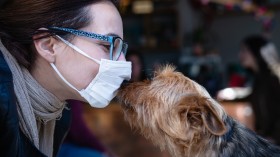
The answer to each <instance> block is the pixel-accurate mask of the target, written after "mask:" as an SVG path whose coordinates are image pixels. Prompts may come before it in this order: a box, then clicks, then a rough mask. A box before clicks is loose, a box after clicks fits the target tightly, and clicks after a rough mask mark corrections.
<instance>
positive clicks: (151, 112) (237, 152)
mask: <svg viewBox="0 0 280 157" xmlns="http://www.w3.org/2000/svg"><path fill="white" fill-rule="evenodd" d="M117 98H118V99H119V101H120V102H121V104H122V107H123V110H124V113H125V118H126V119H127V121H128V122H129V123H130V125H131V126H133V127H136V128H137V129H139V130H140V131H141V133H142V134H143V135H144V136H145V137H147V138H148V139H151V140H152V141H153V142H154V144H156V145H158V146H159V147H160V148H162V149H168V151H169V152H170V154H171V155H172V156H174V157H253V156H255V157H275V156H280V150H279V148H278V147H276V146H274V145H273V144H271V143H269V142H268V141H266V140H265V139H263V138H261V137H259V136H257V135H256V134H255V133H254V132H253V131H251V130H249V129H247V128H245V127H244V126H243V125H241V124H239V123H238V122H237V121H235V120H234V119H232V118H231V117H229V116H228V115H227V114H226V113H225V111H224V110H223V108H222V107H221V106H220V104H218V103H217V102H216V101H215V100H214V99H212V98H211V97H210V95H209V94H208V92H207V91H206V90H205V89H204V88H203V87H202V86H200V85H199V84H197V83H196V82H194V81H192V80H191V79H189V78H187V77H185V76H184V75H183V74H181V73H180V72H176V71H175V68H174V67H173V66H170V65H167V66H165V67H163V68H161V69H160V70H158V71H157V72H156V73H155V76H154V78H153V79H151V80H146V81H143V82H135V83H130V84H128V85H126V86H124V87H123V88H121V90H120V91H119V93H118V95H117Z"/></svg>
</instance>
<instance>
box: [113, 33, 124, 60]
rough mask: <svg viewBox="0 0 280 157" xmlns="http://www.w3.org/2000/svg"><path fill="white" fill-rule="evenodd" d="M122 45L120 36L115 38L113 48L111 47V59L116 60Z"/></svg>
mask: <svg viewBox="0 0 280 157" xmlns="http://www.w3.org/2000/svg"><path fill="white" fill-rule="evenodd" d="M122 47H123V41H122V39H121V38H116V39H115V41H114V48H113V60H118V59H119V57H120V55H121V52H122Z"/></svg>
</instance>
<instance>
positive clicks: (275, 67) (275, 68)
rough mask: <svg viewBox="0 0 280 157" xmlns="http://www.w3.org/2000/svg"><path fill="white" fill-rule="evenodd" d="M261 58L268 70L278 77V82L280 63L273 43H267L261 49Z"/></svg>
mask: <svg viewBox="0 0 280 157" xmlns="http://www.w3.org/2000/svg"><path fill="white" fill-rule="evenodd" d="M261 56H262V58H263V59H264V61H265V62H266V64H267V65H268V67H269V69H270V70H271V71H272V72H273V73H274V74H275V75H276V76H277V77H278V79H279V81H280V62H279V56H278V53H277V50H276V47H275V45H274V44H273V43H268V44H266V45H265V46H263V47H262V48H261Z"/></svg>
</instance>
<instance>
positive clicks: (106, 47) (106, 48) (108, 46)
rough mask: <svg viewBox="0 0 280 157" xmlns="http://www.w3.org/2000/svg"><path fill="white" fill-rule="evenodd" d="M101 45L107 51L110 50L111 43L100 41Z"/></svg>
mask: <svg viewBox="0 0 280 157" xmlns="http://www.w3.org/2000/svg"><path fill="white" fill-rule="evenodd" d="M99 45H100V46H101V47H102V48H103V49H104V51H105V52H108V53H109V52H110V45H108V44H104V43H100V44H99Z"/></svg>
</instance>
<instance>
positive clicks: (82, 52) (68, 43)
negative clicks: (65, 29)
mask: <svg viewBox="0 0 280 157" xmlns="http://www.w3.org/2000/svg"><path fill="white" fill-rule="evenodd" d="M56 37H57V38H59V39H60V40H61V41H62V42H64V43H65V44H66V45H68V46H70V47H71V48H72V49H74V50H75V51H77V52H78V53H80V54H81V55H83V56H85V57H87V58H89V59H91V60H93V61H94V62H96V63H98V64H100V61H99V60H97V59H94V58H92V57H90V56H89V55H88V54H86V53H85V52H84V51H82V50H81V49H79V48H78V47H77V46H75V45H73V44H71V43H70V42H69V41H67V40H65V39H63V38H61V37H60V36H58V35H56Z"/></svg>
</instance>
